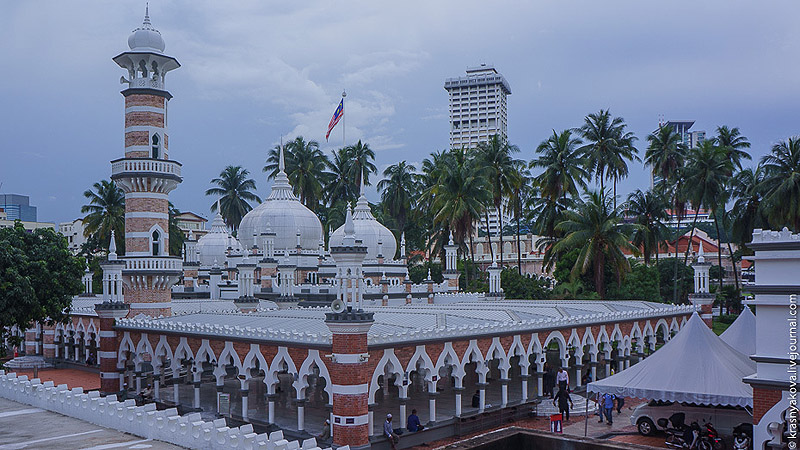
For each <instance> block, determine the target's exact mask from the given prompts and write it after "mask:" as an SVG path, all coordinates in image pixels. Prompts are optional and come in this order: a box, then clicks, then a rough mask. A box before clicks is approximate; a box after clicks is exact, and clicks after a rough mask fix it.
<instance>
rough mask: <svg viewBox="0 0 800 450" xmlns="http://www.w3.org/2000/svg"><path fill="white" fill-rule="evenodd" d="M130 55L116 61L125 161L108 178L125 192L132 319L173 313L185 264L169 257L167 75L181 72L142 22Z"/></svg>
mask: <svg viewBox="0 0 800 450" xmlns="http://www.w3.org/2000/svg"><path fill="white" fill-rule="evenodd" d="M128 46H129V47H130V51H127V52H124V53H121V54H119V55H117V56H116V57H115V58H114V62H116V63H117V64H119V66H120V67H122V68H123V69H125V70H127V71H128V77H127V78H125V77H122V78H121V80H120V82H121V83H123V84H127V85H128V87H127V88H126V89H124V90H123V91H122V95H123V96H124V97H125V157H124V158H121V159H117V160H114V161H112V162H111V179H112V180H114V181H115V182H116V183H117V185H118V186H120V188H121V189H122V190H123V191H124V192H125V256H124V258H123V259H124V261H125V269H124V270H123V272H122V274H123V279H124V282H125V303H127V304H129V305H130V315H131V316H135V315H137V314H141V313H144V314H147V315H150V316H158V315H165V316H168V315H170V314H171V313H172V306H171V305H172V303H171V300H172V295H171V290H170V289H171V287H172V285H174V284H175V283H177V282H178V280H179V277H180V275H181V270H182V268H183V265H182V263H181V258H180V257H171V256H169V223H168V222H169V216H168V210H169V207H168V204H169V193H170V191H172V190H173V189H175V188H176V187H177V186H178V184H179V183H180V182H181V180H182V179H181V164H180V163H178V162H177V161H172V160H170V159H169V151H168V149H169V138H168V136H167V102H168V101H169V100H170V99H171V98H172V95H171V94H170V93H169V92H168V91H167V90H166V87H165V84H164V82H165V77H166V74H167V72H169V71H171V70H173V69H177V68H178V67H180V64H179V63H178V61H177V60H176V59H175V58H173V57H171V56H167V55H165V54H164V39H162V38H161V34H160V33H159V32H158V31H157V30H156V29H155V28H153V26H152V25H151V24H150V15H149V11H146V12H145V16H144V23H143V24H142V26H141V27H139V28H137V29H135V30H134V31H133V34H131V36H130V37H129V38H128Z"/></svg>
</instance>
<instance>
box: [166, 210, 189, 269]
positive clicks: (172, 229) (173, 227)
mask: <svg viewBox="0 0 800 450" xmlns="http://www.w3.org/2000/svg"><path fill="white" fill-rule="evenodd" d="M180 215H181V211H180V210H179V209H178V208H176V207H175V205H173V204H172V202H169V254H170V255H171V256H181V254H182V253H183V243H184V242H185V241H186V237H185V236H184V235H183V231H182V230H181V229H180V227H179V226H178V216H180Z"/></svg>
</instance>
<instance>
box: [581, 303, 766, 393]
mask: <svg viewBox="0 0 800 450" xmlns="http://www.w3.org/2000/svg"><path fill="white" fill-rule="evenodd" d="M755 371H756V364H755V362H753V361H751V360H750V359H749V358H748V357H747V356H745V355H743V354H742V353H740V352H738V351H736V350H734V349H733V348H732V347H731V346H730V345H728V344H726V343H725V342H723V341H722V340H721V339H720V338H719V336H717V335H716V334H714V332H713V331H711V330H710V329H709V328H708V326H706V324H705V323H704V322H703V320H702V319H701V318H700V316H698V315H697V313H694V314H692V317H691V318H690V319H689V320H688V321H687V322H686V324H685V325H684V327H683V328H682V329H681V330H680V331H679V332H678V334H676V335H675V337H673V338H672V339H670V340H669V342H667V343H666V344H664V346H663V347H661V348H660V349H659V350H658V351H656V352H655V353H653V355H651V356H650V357H648V358H647V359H645V360H643V361H641V362H639V363H637V364H634V365H633V366H631V367H630V368H628V369H625V370H623V371H622V372H620V373H618V374H616V375H613V376H610V377H608V378H604V379H602V380H599V381H595V382H592V383H589V385H588V387H587V390H588V392H593V393H611V394H614V395H616V396H622V397H636V398H645V399H652V400H661V401H671V402H685V403H695V404H701V405H733V406H742V407H745V406H747V407H751V408H752V407H753V388H751V387H750V385H748V384H745V383H743V382H742V378H743V377H746V376H749V375H752V374H754V373H755Z"/></svg>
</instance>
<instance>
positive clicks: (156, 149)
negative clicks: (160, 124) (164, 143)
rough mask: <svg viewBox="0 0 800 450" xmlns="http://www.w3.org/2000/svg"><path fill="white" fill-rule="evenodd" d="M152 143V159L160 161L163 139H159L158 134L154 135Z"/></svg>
mask: <svg viewBox="0 0 800 450" xmlns="http://www.w3.org/2000/svg"><path fill="white" fill-rule="evenodd" d="M152 143H153V153H152V157H153V159H158V158H159V155H160V153H161V151H160V150H161V138H159V137H158V135H157V134H154V135H153V139H152Z"/></svg>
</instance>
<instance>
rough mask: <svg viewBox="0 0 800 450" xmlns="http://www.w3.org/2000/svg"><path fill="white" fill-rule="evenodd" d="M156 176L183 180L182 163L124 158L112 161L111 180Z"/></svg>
mask: <svg viewBox="0 0 800 450" xmlns="http://www.w3.org/2000/svg"><path fill="white" fill-rule="evenodd" d="M146 175H156V176H162V177H169V178H174V179H176V180H180V179H181V163H179V162H177V161H171V160H167V159H150V158H130V159H128V158H122V159H117V160H114V161H111V178H112V179H114V178H119V177H128V176H146Z"/></svg>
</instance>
